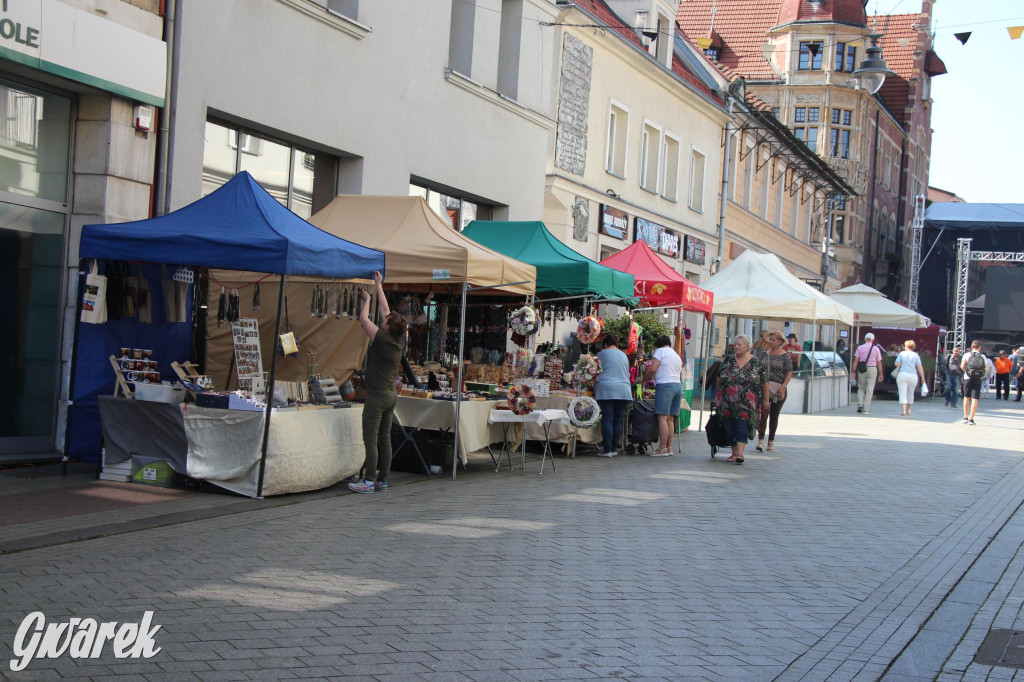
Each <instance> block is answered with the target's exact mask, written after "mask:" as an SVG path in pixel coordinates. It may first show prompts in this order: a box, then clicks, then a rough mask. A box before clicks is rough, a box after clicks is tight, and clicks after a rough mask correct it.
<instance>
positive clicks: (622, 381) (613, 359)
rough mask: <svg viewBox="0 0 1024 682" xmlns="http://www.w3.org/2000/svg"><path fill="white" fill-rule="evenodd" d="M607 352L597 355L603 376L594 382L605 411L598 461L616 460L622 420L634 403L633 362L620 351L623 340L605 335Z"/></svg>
mask: <svg viewBox="0 0 1024 682" xmlns="http://www.w3.org/2000/svg"><path fill="white" fill-rule="evenodd" d="M602 346H603V348H604V349H603V350H602V351H601V352H600V353H598V354H597V359H598V360H599V361H600V362H601V373H600V374H598V375H597V379H596V380H595V381H594V399H595V400H597V404H598V406H599V407H600V408H601V452H599V453H597V456H598V457H614V456H615V455H617V454H619V453H618V448H619V441H620V440H622V420H623V417H624V416H625V414H626V406H627V405H629V403H630V401H632V399H633V393H632V391H631V390H630V385H629V358H628V357H627V356H626V354H625V353H623V352H622V350H620V349H619V337H617V336H616V335H615V334H605V336H604V341H603V342H602Z"/></svg>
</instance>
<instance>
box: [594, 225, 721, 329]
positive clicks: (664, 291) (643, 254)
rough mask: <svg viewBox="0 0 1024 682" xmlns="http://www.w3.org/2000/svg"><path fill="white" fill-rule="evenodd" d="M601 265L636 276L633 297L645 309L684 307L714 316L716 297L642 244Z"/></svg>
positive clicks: (634, 243) (614, 255)
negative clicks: (712, 312) (713, 309)
mask: <svg viewBox="0 0 1024 682" xmlns="http://www.w3.org/2000/svg"><path fill="white" fill-rule="evenodd" d="M601 265H607V266H608V267H610V268H614V269H616V270H620V271H622V272H628V273H629V274H631V275H633V278H634V280H635V281H634V284H633V294H634V295H635V296H636V297H637V298H639V299H640V301H641V305H643V306H646V307H651V308H653V307H656V306H674V305H682V308H683V309H684V310H695V311H697V312H702V313H704V316H705V317H710V316H711V308H712V305H713V303H714V298H715V295H714V294H713V293H711V292H710V291H707V290H706V289H702V288H701V287H699V286H697V285H696V284H693V283H692V282H690V281H689V280H688V279H686V278H685V277H683V276H682V275H680V274H679V273H678V272H676V271H675V270H673V269H672V268H671V267H670V266H669V264H668V263H666V262H665V261H664V260H662V259H661V257H660V256H658V254H656V253H655V252H654V250H653V249H652V248H651V247H649V246H648V245H647V243H646V242H644V241H642V240H641V241H637V242H633V243H632V244H631V245H630V246H628V247H626V248H625V249H623V250H622V251H619V252H618V253H616V254H613V255H611V256H608V257H607V258H605V259H604V260H603V261H601Z"/></svg>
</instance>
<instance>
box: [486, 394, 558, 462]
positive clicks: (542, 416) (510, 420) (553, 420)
mask: <svg viewBox="0 0 1024 682" xmlns="http://www.w3.org/2000/svg"><path fill="white" fill-rule="evenodd" d="M487 420H488V422H490V423H492V424H501V426H502V429H503V431H504V432H505V436H504V437H503V438H502V440H501V450H500V451H499V452H498V457H497V460H496V466H495V468H494V470H495V471H497V470H498V469H500V468H501V456H502V455H503V454H505V453H508V468H509V469H511V468H512V450H513V449H514V448H515V446H514V445H513V446H512V447H511V448H510V447H509V446H508V442H509V439H508V428H509V425H510V424H525V425H526V427H527V429H529V427H530V425H534V426H536V427H537V428H538V429H540V430H541V431H542V433H543V436H542V437H541V438H540V439H535V440H543V441H544V451H543V454H541V458H540V473H541V475H544V462H545V460H547V456H548V455H549V454H551V438H550V433H551V427H552V426H553V425H555V424H569V423H570V422H569V413H568V412H566V411H565V410H534V411H533V412H530V413H529V414H516V413H514V412H513V411H512V410H492V411H491V413H490V414H489V415H488V416H487ZM519 468H520V469H525V468H526V439H523V441H522V447H521V448H520V455H519ZM551 470H552V471H554V470H555V458H554V456H552V457H551Z"/></svg>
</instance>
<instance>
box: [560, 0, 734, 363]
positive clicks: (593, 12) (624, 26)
mask: <svg viewBox="0 0 1024 682" xmlns="http://www.w3.org/2000/svg"><path fill="white" fill-rule="evenodd" d="M676 11H677V3H676V2H675V1H671V2H670V1H667V0H647V1H646V2H614V1H612V0H608V1H607V2H606V1H605V0H582V1H581V2H577V3H575V4H573V5H569V6H567V7H566V9H564V10H563V11H562V12H561V13H560V14H559V15H558V17H557V24H558V26H557V27H556V28H558V32H557V33H556V36H557V40H558V45H559V52H558V56H557V63H558V64H559V80H558V83H557V92H558V102H559V106H558V126H557V129H556V131H554V133H553V135H552V136H551V146H550V149H551V150H552V151H553V153H552V154H551V156H550V157H549V163H548V168H547V175H546V177H547V181H546V186H545V195H544V214H543V220H544V223H545V224H546V225H547V227H548V229H549V230H550V231H551V232H552V233H553V234H554V235H555V236H556V237H558V238H559V239H560V240H562V241H563V242H564V243H566V244H567V245H569V246H570V247H571V248H573V249H575V250H576V251H578V252H579V253H582V254H583V255H585V256H587V257H589V258H591V259H593V260H602V259H604V258H607V257H608V256H610V255H612V254H614V253H616V252H618V251H621V250H622V249H624V248H626V247H627V246H629V245H630V244H632V243H633V242H635V241H638V240H643V241H645V242H646V243H647V244H648V246H650V247H651V248H652V249H653V250H654V251H655V252H657V253H658V254H659V255H660V257H661V258H662V259H663V260H664V261H665V262H666V263H667V264H668V265H669V266H670V267H671V268H672V269H673V270H675V271H676V272H678V273H679V274H680V275H682V276H684V277H686V278H687V279H689V280H690V281H692V282H694V283H699V282H700V281H702V280H704V279H706V278H707V277H708V276H709V275H710V273H711V267H712V265H713V261H714V255H715V252H716V250H717V248H718V230H717V225H718V201H717V199H718V190H719V181H720V178H721V172H722V165H721V163H722V159H721V152H720V149H721V142H722V131H723V129H724V128H725V125H726V122H727V121H728V120H729V115H728V112H727V111H726V106H725V98H724V95H723V93H722V91H721V89H720V87H719V86H720V83H719V82H718V81H716V80H715V78H714V76H713V75H712V74H711V73H710V72H711V71H713V69H712V68H711V67H710V65H709V64H708V63H707V62H706V61H705V60H704V59H703V58H702V56H701V55H700V54H699V53H697V52H695V51H694V50H693V49H692V47H691V46H689V45H687V44H685V42H683V41H681V40H679V39H678V37H677V35H676V33H675V30H674V21H673V18H674V17H675V13H676ZM669 317H670V320H669V322H670V323H671V324H675V322H676V313H675V311H672V312H671V313H669ZM683 325H684V326H686V327H688V328H697V329H699V328H700V320H699V316H698V315H695V314H685V315H684V317H683ZM695 345H696V344H695Z"/></svg>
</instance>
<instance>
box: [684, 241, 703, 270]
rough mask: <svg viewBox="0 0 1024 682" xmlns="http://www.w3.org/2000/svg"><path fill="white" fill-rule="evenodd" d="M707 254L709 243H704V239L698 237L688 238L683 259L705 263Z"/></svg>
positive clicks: (699, 263) (700, 263)
mask: <svg viewBox="0 0 1024 682" xmlns="http://www.w3.org/2000/svg"><path fill="white" fill-rule="evenodd" d="M706 256H707V244H705V243H704V240H703V239H697V238H696V237H687V238H686V250H685V251H684V255H683V260H685V261H689V262H691V263H697V264H698V265H704V259H705V258H706Z"/></svg>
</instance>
